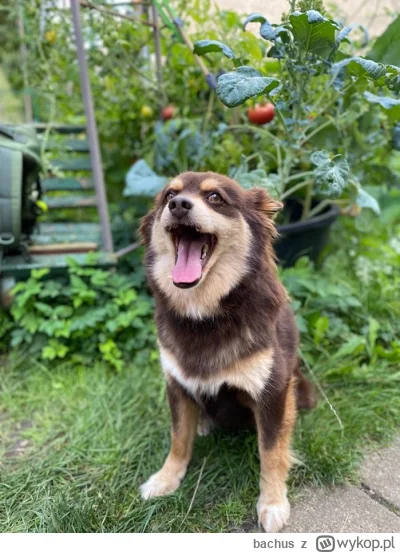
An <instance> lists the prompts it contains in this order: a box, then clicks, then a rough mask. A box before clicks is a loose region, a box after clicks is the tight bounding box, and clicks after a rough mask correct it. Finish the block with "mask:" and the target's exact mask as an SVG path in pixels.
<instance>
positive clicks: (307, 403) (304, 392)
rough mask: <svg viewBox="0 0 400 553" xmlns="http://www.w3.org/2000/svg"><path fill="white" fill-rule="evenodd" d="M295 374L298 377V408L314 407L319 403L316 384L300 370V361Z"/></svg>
mask: <svg viewBox="0 0 400 553" xmlns="http://www.w3.org/2000/svg"><path fill="white" fill-rule="evenodd" d="M294 376H295V378H296V400H297V409H313V408H314V407H315V405H316V404H317V398H316V396H315V390H314V386H313V385H312V384H311V382H310V381H309V380H307V378H306V377H305V376H304V374H303V373H302V372H301V371H300V363H297V365H296V368H295V370H294Z"/></svg>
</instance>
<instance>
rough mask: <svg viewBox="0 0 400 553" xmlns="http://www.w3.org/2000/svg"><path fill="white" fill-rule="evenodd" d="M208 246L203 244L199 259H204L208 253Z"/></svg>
mask: <svg viewBox="0 0 400 553" xmlns="http://www.w3.org/2000/svg"><path fill="white" fill-rule="evenodd" d="M208 249H209V248H208V244H204V246H203V248H202V250H201V258H200V259H204V258H205V257H206V255H207V253H208Z"/></svg>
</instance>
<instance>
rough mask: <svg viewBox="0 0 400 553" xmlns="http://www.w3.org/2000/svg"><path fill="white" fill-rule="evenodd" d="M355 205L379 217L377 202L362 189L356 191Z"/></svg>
mask: <svg viewBox="0 0 400 553" xmlns="http://www.w3.org/2000/svg"><path fill="white" fill-rule="evenodd" d="M356 203H357V204H358V205H359V206H360V207H362V208H366V209H372V211H373V212H374V213H376V215H379V213H380V212H381V210H380V209H379V204H378V202H377V201H376V200H375V198H374V197H373V196H371V195H370V194H368V192H366V191H365V190H364V189H363V188H359V190H358V195H357V198H356Z"/></svg>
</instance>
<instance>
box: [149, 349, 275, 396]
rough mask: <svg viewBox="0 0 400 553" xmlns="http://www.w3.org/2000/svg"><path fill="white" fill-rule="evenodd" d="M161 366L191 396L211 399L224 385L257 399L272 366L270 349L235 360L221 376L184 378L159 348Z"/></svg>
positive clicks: (166, 352) (177, 366) (175, 364)
mask: <svg viewBox="0 0 400 553" xmlns="http://www.w3.org/2000/svg"><path fill="white" fill-rule="evenodd" d="M160 358H161V366H162V368H163V371H164V373H165V374H166V376H168V375H170V376H171V377H172V378H174V379H175V380H176V381H177V382H179V384H180V385H181V386H183V387H184V388H185V389H186V390H187V391H188V392H189V393H190V394H191V395H192V396H197V395H202V394H204V395H208V396H215V395H216V394H217V393H218V392H219V390H220V388H221V386H222V385H223V384H226V385H228V386H230V387H233V388H238V389H240V390H243V391H245V392H247V393H248V394H249V395H250V396H251V397H252V398H253V399H257V398H258V397H259V395H260V394H261V392H262V390H263V389H264V387H265V384H266V383H267V380H268V379H269V376H270V374H271V367H272V363H273V351H272V349H267V350H263V351H262V352H259V353H257V354H255V355H252V356H250V357H247V358H245V359H241V360H239V361H237V362H236V363H235V364H233V365H232V367H229V368H228V369H226V370H225V371H223V372H222V373H221V374H217V375H212V376H209V377H208V378H198V377H195V378H193V377H187V376H186V375H185V374H184V373H183V371H182V369H181V368H180V367H179V364H178V362H177V360H176V358H175V356H174V355H172V354H171V353H170V352H169V351H166V350H165V349H164V348H162V347H160Z"/></svg>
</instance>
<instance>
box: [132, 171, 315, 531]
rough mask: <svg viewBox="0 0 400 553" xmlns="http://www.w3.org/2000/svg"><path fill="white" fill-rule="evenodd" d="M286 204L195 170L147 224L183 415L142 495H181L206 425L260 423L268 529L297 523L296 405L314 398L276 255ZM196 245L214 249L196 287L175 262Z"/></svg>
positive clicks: (162, 340)
mask: <svg viewBox="0 0 400 553" xmlns="http://www.w3.org/2000/svg"><path fill="white" fill-rule="evenodd" d="M281 207H282V205H281V204H279V203H278V202H276V201H274V200H272V199H271V198H270V197H269V196H268V195H267V193H266V192H265V191H264V190H263V189H260V188H253V189H251V190H243V189H242V188H241V187H240V186H239V185H238V184H237V183H235V182H234V181H232V180H231V179H229V178H227V177H224V176H222V175H218V174H215V173H193V172H188V173H183V174H181V175H179V176H178V177H177V178H175V179H173V180H172V181H171V182H170V183H169V184H168V186H167V187H166V188H165V189H164V190H163V191H162V192H161V193H160V194H159V195H158V196H157V199H156V204H155V207H154V209H153V210H152V211H151V212H150V213H149V214H148V215H147V216H146V217H145V218H144V219H143V221H142V225H141V235H142V239H143V242H144V244H145V245H146V267H147V274H148V281H149V285H150V288H151V290H152V292H153V294H154V297H155V302H156V323H157V329H158V337H159V346H160V357H161V363H162V367H163V371H164V374H165V378H166V381H167V392H168V400H169V404H170V408H171V414H172V433H171V436H172V443H171V450H170V453H169V455H168V457H167V460H166V461H165V464H164V465H163V467H162V468H161V470H160V471H159V472H157V473H156V474H154V475H153V476H151V478H150V479H149V480H148V481H147V482H146V483H145V484H143V485H142V486H141V492H142V497H143V498H144V499H149V498H151V497H155V496H160V495H165V494H168V493H172V492H173V491H175V490H176V489H177V488H178V486H179V484H180V482H181V480H182V478H183V477H184V475H185V473H186V469H187V465H188V463H189V461H190V458H191V452H192V446H193V441H194V438H195V434H196V427H197V428H198V432H199V433H200V434H204V433H206V432H207V431H208V430H209V428H210V427H211V426H212V425H214V424H218V425H222V426H225V427H227V428H233V427H248V426H255V427H256V429H257V433H258V444H259V453H260V462H261V476H260V497H259V500H258V503H257V512H258V518H259V522H260V524H261V525H262V527H263V528H264V529H265V530H266V531H269V532H274V531H279V530H280V529H281V528H282V527H283V526H284V525H285V524H286V522H287V520H288V517H289V511H290V508H289V503H288V500H287V497H286V484H285V481H286V477H287V474H288V471H289V468H290V462H291V461H290V459H291V456H290V451H289V446H290V438H291V433H292V429H293V426H294V422H295V417H296V398H297V405H298V406H301V407H311V404H312V402H313V399H312V391H311V388H310V385H309V384H308V382H307V381H306V380H305V379H304V377H303V376H302V375H301V373H300V371H299V369H298V357H297V348H298V332H297V328H296V324H295V321H294V317H293V314H292V312H291V310H290V307H289V305H288V297H287V294H286V291H285V289H284V287H283V285H282V284H281V282H280V281H279V279H278V277H277V273H276V265H275V261H274V255H273V250H272V240H273V238H274V237H275V235H276V231H275V227H274V224H273V220H272V219H273V216H274V215H275V214H276V212H277V211H278V210H279V209H280V208H281ZM192 239H193V240H200V242H199V243H200V245H201V244H207V247H205V249H204V247H203V249H202V250H201V261H199V260H197V261H196V260H195V261H196V263H197V264H196V263H195V265H196V267H197V269H196V271H197V272H196V271H195V273H196V274H195V277H196V280H195V281H193V282H191V281H189V282H187V280H188V278H189V277H185V274H188V273H183V275H184V276H183V277H182V276H179V274H178V273H177V272H176V269H175V272H174V267H175V266H176V263H178V258H179V255H183V254H182V253H180V250H179V247H180V245H181V244H182V243H183V241H184V240H186V242H185V243H186V245H187V248H189V247H191V244H192V242H191V240H192ZM185 251H186V250H185ZM187 251H189V250H187ZM185 255H186V254H185ZM199 263H201V273H200V272H199V271H200V269H199ZM192 273H193V271H192ZM192 273H190V274H192ZM177 274H178V277H177ZM193 274H194V273H193ZM192 278H194V277H192Z"/></svg>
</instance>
